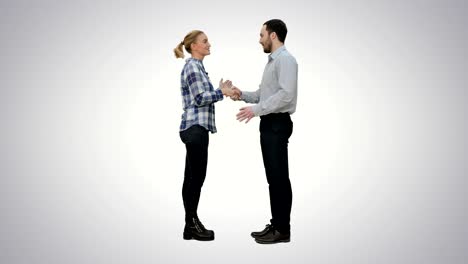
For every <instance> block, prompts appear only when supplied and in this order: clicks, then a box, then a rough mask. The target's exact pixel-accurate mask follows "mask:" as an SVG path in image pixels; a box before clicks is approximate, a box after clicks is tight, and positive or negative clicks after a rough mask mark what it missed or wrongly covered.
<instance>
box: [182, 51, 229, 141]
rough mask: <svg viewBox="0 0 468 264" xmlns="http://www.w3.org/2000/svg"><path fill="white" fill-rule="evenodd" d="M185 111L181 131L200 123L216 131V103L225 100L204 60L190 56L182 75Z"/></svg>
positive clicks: (212, 131)
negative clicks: (215, 87) (206, 69)
mask: <svg viewBox="0 0 468 264" xmlns="http://www.w3.org/2000/svg"><path fill="white" fill-rule="evenodd" d="M180 77H181V78H180V83H181V92H182V105H183V109H184V113H183V114H182V122H181V124H180V131H183V130H186V129H187V128H189V127H191V126H193V125H200V126H202V127H204V128H206V129H207V130H209V131H211V133H216V124H215V106H214V103H215V102H217V101H221V100H223V98H224V97H223V93H222V92H221V89H216V90H215V89H214V88H213V85H212V84H211V82H210V78H209V77H208V73H207V72H206V71H205V67H203V62H202V61H201V60H197V59H194V58H188V59H187V60H186V63H185V66H184V68H183V69H182V73H181V76H180Z"/></svg>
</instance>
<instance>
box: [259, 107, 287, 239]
mask: <svg viewBox="0 0 468 264" xmlns="http://www.w3.org/2000/svg"><path fill="white" fill-rule="evenodd" d="M260 118H261V121H260V144H261V147H262V156H263V165H264V166H265V173H266V178H267V181H268V185H269V190H270V207H271V216H272V219H271V224H272V225H273V226H275V227H276V229H278V231H280V232H281V233H289V232H290V215H291V206H292V189H291V182H290V181H289V168H288V142H289V137H290V136H291V134H292V131H293V123H292V121H291V118H290V116H289V114H288V113H275V114H269V115H265V116H261V117H260Z"/></svg>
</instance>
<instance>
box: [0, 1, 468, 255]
mask: <svg viewBox="0 0 468 264" xmlns="http://www.w3.org/2000/svg"><path fill="white" fill-rule="evenodd" d="M467 12H468V7H467V4H466V2H465V1H323V2H319V1H295V0H290V1H286V2H285V1H264V0H257V1H243V0H239V1H235V2H232V3H231V2H229V3H228V2H221V1H214V0H211V1H203V0H201V1H172V2H166V3H160V2H158V1H110V0H107V1H106V0H98V1H96V0H94V1H13V0H10V1H2V2H1V3H0V32H1V42H0V47H1V49H0V55H1V64H0V67H1V68H0V91H1V94H0V120H1V124H2V129H1V130H0V155H1V163H0V165H1V167H0V177H1V178H0V180H1V182H0V188H1V189H0V209H1V218H0V263H5V264H17V263H25V264H26V263H27V264H31V263H35V264H38V263H48V264H53V263H61V264H63V263H67V264H68V263H77V264H78V263H80V264H82V263H188V262H190V263H254V262H255V263H451V264H453V263H466V259H467V257H468V253H467V252H468V246H467V245H468V224H467V223H468V214H467V209H468V208H467V202H468V201H467V200H468V199H467V195H466V191H467V187H468V186H467V180H466V171H467V169H468V168H467V167H468V165H467V164H468V159H467V154H468V153H467V148H468V141H467V137H466V135H467V132H468V131H467V127H468V124H467V121H466V120H467V117H466V116H467V114H468V113H467V112H468V111H467V106H466V104H467V103H468V94H467V81H468V77H467V75H468V74H467V67H468V63H467V59H468V56H467V47H468V32H467V24H468V19H467V18H466V14H467ZM271 18H281V19H283V20H284V21H285V22H286V24H287V25H288V28H289V33H288V37H287V40H286V46H287V48H288V49H289V50H290V52H291V53H292V54H293V55H294V56H295V57H296V58H297V61H298V63H299V100H298V107H297V112H296V113H295V114H294V115H293V116H292V118H293V121H294V133H293V135H292V137H291V139H290V173H291V181H292V184H293V191H294V201H293V212H292V241H291V243H289V244H281V245H271V246H265V245H258V244H256V243H255V242H254V241H253V239H252V238H251V237H250V235H249V234H250V232H251V231H252V230H258V229H262V227H263V225H264V224H266V223H267V221H268V219H269V217H270V211H269V200H268V189H267V185H266V179H265V176H264V171H263V164H262V158H261V152H260V146H259V133H258V122H259V119H258V118H255V119H254V120H252V121H251V122H250V123H248V124H243V123H238V122H237V121H236V120H235V114H236V113H237V111H238V108H240V107H241V106H243V105H245V104H244V103H242V102H233V101H231V100H229V99H227V100H224V101H223V102H220V103H218V104H217V115H216V118H217V125H218V131H219V132H218V133H217V134H214V135H212V136H211V138H210V159H209V165H208V175H207V180H206V182H205V185H204V188H203V192H202V198H201V203H200V209H199V214H200V216H201V219H202V221H203V222H204V223H205V225H206V226H207V227H209V228H213V229H214V230H215V231H216V240H215V241H214V242H203V243H202V242H195V241H184V240H182V229H183V206H182V198H181V187H182V181H183V169H184V156H185V148H184V145H183V144H182V142H181V141H180V139H179V135H178V126H179V122H180V114H181V113H182V110H181V105H182V103H181V98H180V91H179V89H180V88H179V78H180V70H181V68H182V66H183V63H184V61H183V60H176V59H175V58H174V56H173V53H172V49H173V48H174V47H175V46H176V45H177V44H178V43H179V42H180V41H181V40H182V38H183V37H184V36H185V34H186V33H187V32H188V31H190V30H192V29H201V30H204V31H205V32H206V34H207V35H208V37H209V40H210V42H211V44H212V49H211V51H212V54H211V55H210V56H208V57H206V58H205V60H204V62H205V66H206V68H207V71H208V72H209V73H210V77H211V79H212V81H213V83H214V84H217V83H218V81H219V79H220V78H225V79H226V78H229V79H231V80H233V82H234V84H235V85H237V86H238V87H240V88H241V89H244V90H255V89H257V87H258V84H259V83H260V78H261V74H262V72H263V67H264V65H265V63H266V61H267V56H266V54H264V53H263V51H262V48H261V46H260V44H259V43H258V40H259V31H260V28H261V26H262V24H263V22H265V21H266V20H268V19H271Z"/></svg>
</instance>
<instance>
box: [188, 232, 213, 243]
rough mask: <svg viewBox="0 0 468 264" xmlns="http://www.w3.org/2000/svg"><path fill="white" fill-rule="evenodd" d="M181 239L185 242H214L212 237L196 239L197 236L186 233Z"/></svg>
mask: <svg viewBox="0 0 468 264" xmlns="http://www.w3.org/2000/svg"><path fill="white" fill-rule="evenodd" d="M183 238H184V239H185V240H192V239H194V240H198V241H212V240H214V236H212V237H197V236H193V235H192V234H187V233H184V235H183Z"/></svg>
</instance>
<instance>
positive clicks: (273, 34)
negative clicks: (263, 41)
mask: <svg viewBox="0 0 468 264" xmlns="http://www.w3.org/2000/svg"><path fill="white" fill-rule="evenodd" d="M277 37H278V36H277V35H276V32H271V34H270V38H271V39H272V40H273V39H275V38H277Z"/></svg>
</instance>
